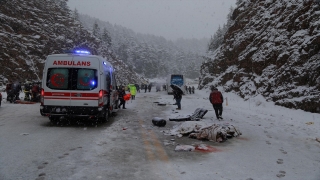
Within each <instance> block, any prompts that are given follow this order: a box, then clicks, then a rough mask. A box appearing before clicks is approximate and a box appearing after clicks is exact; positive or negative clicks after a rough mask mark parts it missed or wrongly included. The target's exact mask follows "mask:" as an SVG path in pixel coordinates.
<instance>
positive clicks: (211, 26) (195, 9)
mask: <svg viewBox="0 0 320 180" xmlns="http://www.w3.org/2000/svg"><path fill="white" fill-rule="evenodd" d="M235 2H236V0H90V1H89V0H69V1H68V5H69V7H70V9H71V10H74V9H75V8H76V9H77V10H78V11H79V13H82V14H88V15H90V16H92V17H96V18H99V19H100V20H103V21H107V22H110V23H111V24H118V25H121V26H124V27H126V28H129V29H132V30H134V31H135V32H137V33H144V34H152V35H156V36H163V37H165V38H166V39H171V40H175V39H177V38H181V37H182V38H188V39H189V38H197V39H200V38H203V37H206V38H210V37H211V36H212V35H213V34H214V33H215V31H216V30H217V29H218V27H219V25H221V26H222V25H223V24H224V23H226V20H227V19H226V17H227V14H228V13H229V9H230V7H231V6H232V7H235Z"/></svg>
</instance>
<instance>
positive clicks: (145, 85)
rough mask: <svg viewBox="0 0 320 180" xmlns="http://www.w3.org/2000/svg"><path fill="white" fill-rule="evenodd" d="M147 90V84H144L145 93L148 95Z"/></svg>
mask: <svg viewBox="0 0 320 180" xmlns="http://www.w3.org/2000/svg"><path fill="white" fill-rule="evenodd" d="M147 89H148V86H147V84H144V93H146V92H147Z"/></svg>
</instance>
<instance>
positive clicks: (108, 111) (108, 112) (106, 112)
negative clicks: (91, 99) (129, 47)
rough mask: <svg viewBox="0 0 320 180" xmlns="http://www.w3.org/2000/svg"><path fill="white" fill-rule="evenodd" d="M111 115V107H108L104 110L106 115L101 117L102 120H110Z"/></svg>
mask: <svg viewBox="0 0 320 180" xmlns="http://www.w3.org/2000/svg"><path fill="white" fill-rule="evenodd" d="M109 117H110V110H109V108H106V110H105V112H104V116H103V117H101V119H100V120H101V121H102V122H107V121H108V120H109Z"/></svg>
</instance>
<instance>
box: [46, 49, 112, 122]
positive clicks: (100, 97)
mask: <svg viewBox="0 0 320 180" xmlns="http://www.w3.org/2000/svg"><path fill="white" fill-rule="evenodd" d="M116 87H117V83H116V79H115V73H114V68H113V67H112V65H111V64H110V63H109V62H108V61H107V60H106V59H104V58H102V57H100V56H95V55H90V53H88V52H87V51H75V52H72V53H67V54H54V55H49V56H48V57H47V59H46V63H45V67H44V71H43V78H42V89H41V105H40V113H41V115H46V116H48V117H49V119H50V121H51V122H57V121H59V120H63V119H64V118H69V117H76V118H86V119H91V120H101V121H107V120H108V118H109V116H110V114H111V112H113V111H114V109H117V106H118V95H117V89H116Z"/></svg>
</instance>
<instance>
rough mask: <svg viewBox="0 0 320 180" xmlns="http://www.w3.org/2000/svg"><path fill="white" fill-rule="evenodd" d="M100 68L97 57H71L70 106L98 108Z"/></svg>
mask: <svg viewBox="0 0 320 180" xmlns="http://www.w3.org/2000/svg"><path fill="white" fill-rule="evenodd" d="M100 66H101V64H100V60H99V58H98V57H97V56H81V55H76V56H74V57H73V69H72V78H71V89H70V106H81V107H98V101H99V90H100V89H101V88H100V86H101V79H100V74H101V72H100Z"/></svg>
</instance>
